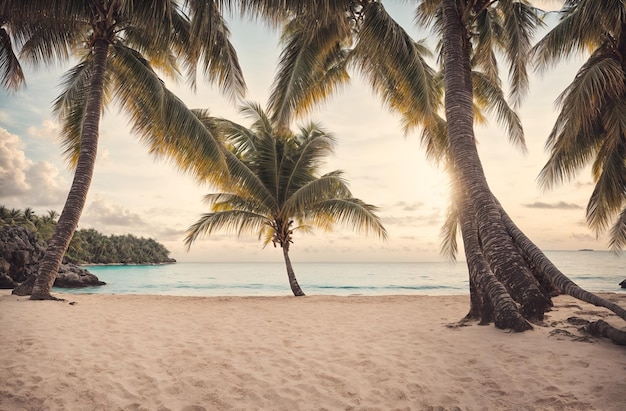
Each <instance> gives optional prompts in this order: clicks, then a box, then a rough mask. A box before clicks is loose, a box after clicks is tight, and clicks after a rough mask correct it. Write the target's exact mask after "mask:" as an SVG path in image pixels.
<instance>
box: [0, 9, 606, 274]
mask: <svg viewBox="0 0 626 411" xmlns="http://www.w3.org/2000/svg"><path fill="white" fill-rule="evenodd" d="M544 5H546V6H548V7H550V6H552V7H554V8H555V9H556V8H558V1H547V2H544ZM385 6H386V7H387V9H388V10H389V12H390V13H391V14H392V16H394V17H395V18H396V19H397V20H398V21H399V22H400V23H401V24H402V25H403V27H405V29H407V31H409V33H410V34H411V35H412V36H413V37H414V38H415V39H420V38H424V37H427V38H428V40H429V41H430V42H432V44H434V42H435V41H436V39H435V38H433V37H432V36H430V37H428V33H427V32H423V31H418V29H417V28H416V27H415V25H414V23H413V21H412V18H413V12H412V10H411V7H410V6H408V5H406V4H405V3H400V2H386V3H385ZM229 20H230V28H231V34H232V37H231V41H232V42H233V44H234V46H235V48H236V50H237V52H238V55H239V59H240V63H241V66H242V68H243V71H244V76H245V78H246V81H247V84H248V93H247V95H246V99H247V100H251V101H255V102H258V103H260V104H261V105H265V103H266V101H267V97H268V95H269V90H270V87H271V84H272V79H273V75H274V70H275V67H276V63H277V61H278V57H279V46H278V37H279V35H278V33H277V32H276V31H273V30H270V29H268V28H266V27H265V26H263V25H262V24H261V23H258V22H254V21H250V20H240V19H236V18H229ZM581 61H582V60H581V59H580V58H578V59H573V60H570V61H567V62H564V63H561V64H559V65H557V66H556V67H555V68H554V69H553V70H551V71H550V72H548V73H546V74H543V75H541V76H538V75H533V76H532V78H531V85H530V92H529V94H528V96H527V97H526V99H525V100H524V103H523V105H522V106H521V108H520V110H519V111H518V112H519V115H520V117H521V119H522V122H523V125H524V130H525V136H526V142H527V148H528V152H527V153H526V154H524V153H522V152H521V151H520V150H519V149H518V148H516V147H514V146H512V145H511V144H510V143H509V142H508V140H507V138H506V136H505V133H504V130H503V129H502V128H501V127H499V126H498V125H497V123H496V122H495V120H493V119H491V120H490V122H489V124H488V125H486V126H477V127H476V137H477V139H478V149H479V154H480V157H481V160H482V163H483V167H484V170H485V174H486V176H487V181H488V182H489V185H490V187H491V190H492V191H493V192H494V194H495V195H496V197H497V198H498V199H499V200H500V202H501V203H502V205H503V206H504V208H505V210H506V211H507V212H508V213H509V215H510V216H511V217H512V218H513V220H514V221H515V222H516V224H517V225H518V226H519V227H520V228H521V229H522V230H523V231H524V232H525V233H526V235H527V236H528V237H529V238H530V239H531V240H533V241H534V242H535V243H536V244H537V245H538V246H539V247H540V248H542V249H544V250H576V249H580V248H592V249H606V248H607V240H606V236H605V235H603V234H601V235H599V236H596V234H595V233H594V232H592V231H591V230H590V229H589V228H587V226H586V224H585V207H586V204H587V201H588V199H589V196H590V194H591V192H592V189H593V184H592V179H591V175H590V172H589V170H588V169H585V170H583V171H581V172H580V173H578V175H577V177H576V178H575V179H574V180H573V181H571V182H569V183H567V184H564V185H562V186H559V187H556V188H555V189H553V190H551V191H549V192H544V191H542V190H541V189H540V188H539V186H538V184H537V176H538V174H539V172H540V170H541V168H542V167H543V165H544V164H545V162H546V160H547V158H548V154H547V152H546V150H545V149H544V143H545V141H546V138H547V136H548V134H549V133H550V130H551V128H552V125H553V123H554V121H555V119H556V116H557V114H558V110H557V107H556V106H555V99H556V98H557V96H558V95H559V94H560V93H561V92H562V91H563V90H564V89H565V87H566V86H567V85H568V84H569V83H570V82H571V81H572V79H573V78H574V75H575V73H576V71H577V70H578V68H579V67H580V63H581ZM69 68H70V65H69V64H67V65H65V66H59V67H53V68H46V69H39V70H35V69H33V68H30V67H28V66H26V69H27V70H26V76H27V88H26V89H22V90H21V91H19V92H17V93H7V92H4V91H0V204H2V205H5V206H7V207H9V208H20V209H23V208H26V207H31V208H33V209H34V210H35V212H36V213H38V214H40V215H41V214H44V213H46V212H47V211H48V210H56V211H58V212H60V211H61V210H62V208H63V204H64V203H65V199H66V196H67V192H68V191H69V187H70V184H71V180H72V174H71V173H70V171H69V170H68V168H67V166H66V164H65V162H64V159H63V156H62V150H61V148H60V145H59V141H58V140H57V134H58V131H59V130H58V123H57V120H56V119H55V118H54V117H53V115H52V112H51V105H52V101H53V100H54V98H55V97H56V96H57V95H58V94H59V93H60V88H59V87H58V85H59V83H60V81H61V76H62V73H63V72H64V71H66V70H67V69H69ZM351 74H352V81H351V83H350V85H349V86H347V87H346V88H345V89H344V90H342V91H340V92H339V93H337V94H336V95H335V96H334V97H333V98H331V100H330V101H328V102H327V103H326V104H324V105H322V106H320V107H319V108H317V109H316V110H315V111H314V112H313V113H312V114H311V115H310V119H312V120H315V121H317V122H319V123H321V124H322V125H323V126H324V127H325V129H326V130H328V131H330V132H331V133H333V134H334V135H335V136H336V137H337V140H338V143H337V147H336V152H335V155H334V156H333V157H331V158H330V159H329V161H328V164H327V166H326V170H325V171H331V170H336V169H341V170H344V172H345V177H346V178H347V180H348V181H349V183H350V188H351V191H352V193H353V195H354V196H355V197H358V198H360V199H362V200H364V201H366V202H368V203H370V204H374V205H376V206H378V207H379V211H378V214H379V216H380V217H381V218H382V221H383V223H384V225H385V227H386V229H387V231H388V233H389V239H388V240H387V241H382V240H380V239H378V238H376V237H365V236H363V235H362V234H359V233H355V232H353V231H350V230H347V229H345V228H342V227H341V226H338V227H337V228H336V229H335V230H334V231H332V232H330V233H326V232H322V231H316V232H315V233H314V234H300V235H298V233H296V236H295V237H294V244H293V245H292V247H291V249H290V255H291V257H292V260H293V261H333V262H334V261H346V262H349V261H388V262H394V261H398V262H399V261H440V260H442V259H443V258H442V257H441V256H440V253H439V249H440V228H441V225H442V223H443V221H444V218H445V214H446V207H447V203H448V192H449V190H448V179H447V176H446V175H445V173H444V172H443V170H441V169H439V168H437V167H436V166H435V165H434V164H432V163H429V161H428V160H427V159H426V158H425V156H424V153H423V150H422V149H421V146H420V142H419V134H418V133H417V132H414V133H412V134H409V135H404V134H403V131H402V128H401V119H400V117H399V116H398V115H395V114H391V113H389V112H388V111H387V110H386V109H385V108H383V107H382V105H381V104H380V102H379V99H378V98H377V97H376V96H375V95H374V94H373V93H372V92H371V90H370V88H369V86H368V85H367V83H366V82H364V81H362V80H361V79H360V78H359V77H358V74H357V73H351ZM183 83H184V82H181V84H180V85H179V84H168V85H169V86H170V88H171V89H172V90H173V91H174V92H175V93H176V94H177V95H178V96H179V97H180V98H181V99H183V101H185V102H186V103H187V105H188V106H189V107H190V108H208V109H209V110H210V112H211V113H212V115H215V116H219V117H224V118H228V119H230V120H235V121H238V122H240V123H241V124H243V125H246V126H249V125H250V124H249V123H248V122H246V120H245V119H244V118H242V117H241V116H240V115H239V114H238V112H237V107H236V104H234V103H232V102H231V101H229V100H227V99H226V98H224V97H223V96H221V95H220V93H219V91H218V90H217V89H216V88H214V87H212V86H210V85H208V84H207V83H206V82H203V81H202V80H201V81H199V82H198V88H197V90H196V92H195V93H194V92H191V91H190V90H189V89H187V88H186V87H185V86H184V84H183ZM306 121H308V119H303V120H302V121H298V122H296V124H299V123H305V122H306ZM210 192H214V189H213V188H212V187H208V186H199V185H198V184H197V183H196V182H195V181H194V180H193V179H192V178H191V177H189V176H187V175H184V174H182V173H181V172H179V171H177V170H176V169H175V168H174V167H173V166H172V165H170V164H169V163H168V162H166V161H162V160H155V159H154V158H153V157H151V156H150V155H149V154H148V152H147V149H146V148H145V147H143V146H142V145H141V144H140V143H139V141H138V139H137V137H136V136H134V135H132V133H131V131H130V127H129V126H128V122H127V118H126V117H125V116H124V115H123V114H120V113H119V112H118V110H117V108H116V107H115V106H111V107H110V108H109V109H108V110H107V111H106V112H105V114H104V116H103V119H102V122H101V127H100V143H99V151H98V157H97V163H96V167H95V173H94V178H93V182H92V185H91V188H90V191H89V195H88V198H87V203H86V206H85V208H84V211H83V215H82V217H81V220H80V222H79V228H95V229H96V230H98V231H100V232H102V233H104V234H128V233H132V234H134V235H136V236H142V237H149V238H154V239H156V240H157V241H159V242H161V243H162V244H164V245H165V246H166V247H167V248H168V249H169V250H170V252H171V257H173V258H175V259H177V260H178V261H220V262H222V261H281V260H282V253H281V252H280V251H279V250H276V249H274V248H273V247H272V245H269V246H268V247H267V248H265V249H263V248H262V244H261V243H260V242H259V241H258V240H257V238H256V236H251V237H239V238H238V237H236V236H235V235H232V234H228V233H218V234H215V235H212V236H211V237H209V238H204V239H201V240H198V241H197V242H196V243H194V244H193V245H192V247H191V249H190V250H189V251H187V250H186V248H185V246H184V244H183V239H184V236H185V230H186V229H187V227H189V226H190V225H191V224H193V223H194V222H195V221H196V220H197V219H198V218H199V217H200V215H201V214H202V213H204V212H207V211H209V210H208V209H207V207H206V205H205V204H203V203H202V198H203V196H204V195H205V194H207V193H210ZM459 241H460V236H459ZM459 259H461V260H462V259H463V255H462V250H461V255H459Z"/></svg>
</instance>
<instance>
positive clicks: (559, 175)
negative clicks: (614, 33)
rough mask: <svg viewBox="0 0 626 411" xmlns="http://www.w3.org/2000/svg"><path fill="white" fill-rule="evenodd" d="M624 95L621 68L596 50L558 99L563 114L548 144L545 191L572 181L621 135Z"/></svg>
mask: <svg viewBox="0 0 626 411" xmlns="http://www.w3.org/2000/svg"><path fill="white" fill-rule="evenodd" d="M624 95H626V84H625V79H624V76H623V73H622V70H621V65H620V64H619V63H618V62H617V61H616V60H615V59H614V58H613V57H612V55H611V54H609V55H607V54H606V53H605V51H604V50H603V49H601V50H597V51H596V52H594V54H592V56H591V57H590V58H589V60H588V61H587V62H586V63H585V64H584V65H583V67H581V69H580V70H579V72H578V73H577V75H576V78H575V79H574V81H573V82H572V83H571V84H570V85H569V86H568V87H567V88H566V89H565V91H564V92H563V93H562V94H561V96H560V97H559V100H558V102H559V104H560V106H561V111H560V113H559V116H558V117H557V120H556V122H555V124H554V127H553V129H552V131H551V133H550V135H549V136H548V139H547V142H546V147H547V148H548V149H549V150H550V152H551V155H550V159H549V160H548V162H547V163H546V166H544V169H543V170H542V171H541V174H540V175H539V183H540V185H541V186H542V187H544V188H550V187H552V186H554V185H555V184H558V183H561V182H563V181H565V180H569V179H571V178H572V177H573V176H574V174H575V173H576V172H577V171H578V170H579V169H581V168H582V167H584V166H585V165H587V164H588V163H589V162H590V161H591V159H592V157H593V156H594V155H595V154H596V153H598V152H599V150H600V147H601V145H602V144H603V140H604V139H606V138H607V136H609V137H608V138H612V137H611V136H619V135H620V133H621V132H622V131H621V130H622V125H621V124H622V120H621V117H620V116H621V115H623V114H624V109H623V105H622V104H621V103H620V101H621V100H622V98H623V97H622V96H624Z"/></svg>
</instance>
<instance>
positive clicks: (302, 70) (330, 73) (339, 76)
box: [268, 14, 351, 126]
mask: <svg viewBox="0 0 626 411" xmlns="http://www.w3.org/2000/svg"><path fill="white" fill-rule="evenodd" d="M346 23H347V18H346V17H345V16H344V15H343V14H338V15H337V18H336V19H335V20H334V21H332V22H329V24H327V25H323V26H321V25H320V24H319V23H318V22H317V21H316V20H313V19H311V18H310V16H303V17H302V18H299V19H293V20H292V21H290V22H289V23H288V24H287V25H286V27H285V29H284V30H283V35H282V38H281V43H282V44H283V50H282V52H281V55H280V58H279V65H278V71H277V73H276V77H275V79H274V83H273V85H272V92H271V95H270V98H269V104H268V107H269V112H270V113H271V117H272V120H273V121H274V122H275V123H276V124H279V125H283V126H286V125H289V124H290V123H291V120H292V119H293V118H294V117H295V116H296V115H299V114H302V113H307V112H308V111H309V110H310V109H311V108H312V107H313V106H314V105H315V104H317V103H320V102H321V101H324V100H325V99H326V98H328V96H330V95H331V94H332V93H333V92H334V91H335V90H336V89H337V88H338V87H340V86H342V85H344V84H345V83H346V82H347V81H348V79H349V76H348V74H347V71H346V61H347V53H346V51H345V50H344V49H343V47H342V45H344V44H347V43H348V42H349V41H350V34H351V33H350V29H349V27H348V26H347V24H346Z"/></svg>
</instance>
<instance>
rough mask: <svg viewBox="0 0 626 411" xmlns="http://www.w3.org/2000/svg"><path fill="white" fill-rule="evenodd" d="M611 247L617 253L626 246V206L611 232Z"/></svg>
mask: <svg viewBox="0 0 626 411" xmlns="http://www.w3.org/2000/svg"><path fill="white" fill-rule="evenodd" d="M609 247H610V248H611V250H613V251H614V252H615V253H619V252H620V251H621V250H623V249H624V247H626V207H624V208H623V209H622V212H621V213H620V214H619V215H618V216H617V219H616V221H615V223H614V224H613V226H612V227H611V232H610V234H609Z"/></svg>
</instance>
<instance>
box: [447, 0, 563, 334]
mask: <svg viewBox="0 0 626 411" xmlns="http://www.w3.org/2000/svg"><path fill="white" fill-rule="evenodd" d="M443 16H444V42H443V59H444V69H445V73H444V84H445V90H446V93H445V109H446V118H447V125H448V138H449V145H450V156H451V159H452V163H453V167H452V168H453V170H454V174H455V178H456V179H457V180H458V184H460V185H461V192H462V193H463V197H465V198H464V201H463V202H464V203H465V207H464V210H463V211H462V213H461V214H462V215H463V214H464V215H465V219H466V221H465V222H464V223H463V224H462V226H461V231H462V233H463V239H464V242H467V241H469V242H470V244H466V243H465V244H464V246H465V248H466V254H468V259H467V262H468V268H469V271H470V275H473V276H475V278H474V281H473V283H474V286H477V287H479V288H480V291H479V292H480V293H482V294H483V295H484V294H485V293H487V294H488V296H489V299H491V302H490V305H491V307H490V308H489V309H493V310H494V313H493V315H494V318H496V319H497V321H496V326H498V327H500V328H511V329H515V330H522V329H524V328H525V329H528V325H522V323H521V320H520V319H519V318H520V316H519V313H517V311H519V310H518V309H517V307H516V306H515V304H513V303H512V301H509V299H510V298H511V297H512V298H513V299H514V300H515V301H517V302H518V303H519V304H520V305H521V313H522V314H523V316H524V317H525V318H527V319H542V318H543V314H544V312H545V311H546V310H547V308H548V307H550V306H551V302H550V300H549V297H546V293H545V292H544V290H542V289H541V286H540V284H539V283H538V281H537V280H536V279H535V278H534V277H533V276H532V273H531V272H530V270H529V268H528V265H527V264H526V261H525V260H524V259H523V258H522V257H521V255H520V254H519V253H518V252H517V248H516V246H515V244H514V243H513V241H512V239H511V238H510V236H509V235H508V233H507V231H506V228H505V227H504V223H503V222H502V220H501V218H500V213H499V208H498V207H497V206H496V202H495V201H494V200H495V199H494V197H493V194H492V193H491V190H490V189H489V186H488V184H487V181H486V178H485V175H484V172H483V168H482V164H481V162H480V158H479V156H478V151H477V149H476V143H475V136H474V128H473V124H474V118H473V91H472V82H471V68H470V50H471V44H470V41H469V39H468V38H467V37H466V35H465V29H464V26H463V23H462V21H461V16H460V15H459V13H458V10H457V8H456V2H455V1H454V0H443ZM468 213H470V214H468ZM468 218H469V219H470V221H468V220H467V219H468ZM472 219H475V221H476V224H475V225H476V228H473V224H471V220H472ZM467 230H476V234H474V233H472V232H467ZM468 248H469V250H468ZM492 275H494V276H495V278H491V276H492ZM498 282H499V283H501V284H499V285H498V284H496V283H498ZM494 298H496V300H494ZM483 300H485V298H483ZM473 308H474V307H473ZM482 309H483V310H487V307H486V306H484V307H483V308H482ZM511 310H512V311H511ZM509 311H510V312H509ZM513 311H515V312H516V313H513ZM524 322H525V321H524Z"/></svg>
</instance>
